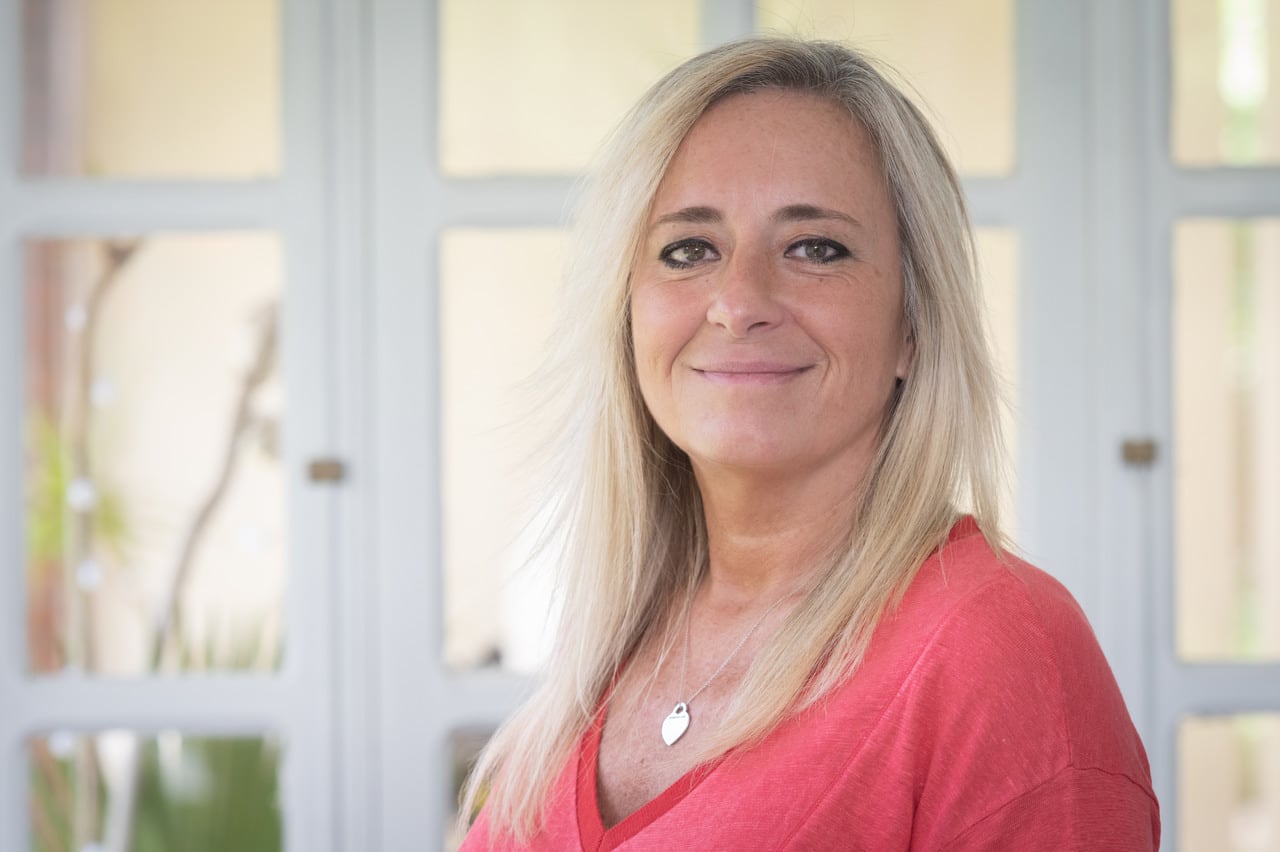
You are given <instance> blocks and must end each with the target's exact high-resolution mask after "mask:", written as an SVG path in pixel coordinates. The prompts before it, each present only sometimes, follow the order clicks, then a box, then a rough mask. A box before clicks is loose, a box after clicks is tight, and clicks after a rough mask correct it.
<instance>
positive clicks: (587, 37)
mask: <svg viewBox="0 0 1280 852" xmlns="http://www.w3.org/2000/svg"><path fill="white" fill-rule="evenodd" d="M699 7H700V3H699V2H698V0H649V2H645V3H599V2H596V0H548V2H539V3H528V2H524V0H481V2H476V0H441V3H440V115H439V122H440V124H439V133H440V137H439V138H440V166H441V169H442V170H443V171H444V172H445V173H447V174H451V175H465V176H474V175H491V174H499V173H536V174H543V173H564V172H578V171H581V170H582V169H583V168H584V167H585V166H586V164H587V161H588V159H589V158H590V156H591V154H592V153H593V152H594V151H595V150H596V148H598V147H599V145H600V143H601V141H602V140H603V139H604V137H605V135H606V134H607V133H608V132H609V130H610V129H612V127H613V126H614V125H615V124H616V123H617V122H618V121H619V120H620V119H621V118H622V116H623V114H624V113H625V112H626V110H627V109H628V108H629V107H630V106H631V104H632V102H634V101H635V100H636V99H637V98H639V97H640V95H641V94H642V93H643V92H644V91H645V89H647V88H648V87H649V86H650V85H651V84H652V83H654V82H655V81H657V79H658V78H659V77H661V76H662V75H663V74H665V73H666V72H667V71H669V70H671V69H672V68H674V67H675V66H676V65H678V64H680V62H681V61H683V60H684V59H687V58H688V57H690V56H692V55H693V54H694V53H696V52H697V49H698V23H699Z"/></svg>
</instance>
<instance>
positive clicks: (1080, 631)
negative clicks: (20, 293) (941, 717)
mask: <svg viewBox="0 0 1280 852" xmlns="http://www.w3.org/2000/svg"><path fill="white" fill-rule="evenodd" d="M885 620H886V626H890V627H891V632H900V633H903V634H906V635H908V636H909V635H911V634H916V637H915V638H916V641H915V642H914V643H910V644H913V645H914V646H915V649H916V650H917V651H918V654H919V656H918V659H917V660H916V666H917V669H918V671H917V680H918V681H920V682H922V683H928V684H929V685H930V686H931V688H932V689H934V690H937V691H938V692H939V694H943V695H945V696H946V697H947V699H948V701H949V702H956V703H958V704H961V705H963V704H965V703H970V702H971V703H973V704H975V705H977V706H976V707H975V710H977V711H979V712H980V715H979V718H982V719H992V720H996V719H998V720H1000V724H1001V725H1004V726H1007V727H1009V728H1011V729H1013V730H1016V729H1017V728H1018V727H1019V725H1020V724H1021V725H1023V726H1026V727H1034V729H1035V732H1036V733H1037V735H1038V736H1040V737H1045V738H1049V739H1052V740H1053V741H1055V742H1056V743H1057V745H1058V746H1059V749H1060V753H1059V756H1058V761H1057V762H1058V765H1057V766H1055V767H1053V769H1055V770H1056V769H1060V768H1062V767H1064V766H1067V765H1071V766H1075V767H1077V768H1100V769H1105V770H1109V771H1117V770H1122V771H1132V772H1139V773H1140V774H1141V775H1142V778H1141V780H1143V781H1144V782H1145V783H1147V784H1149V777H1148V775H1147V770H1146V756H1145V753H1144V752H1143V750H1142V746H1141V742H1140V741H1139V740H1138V737H1137V734H1136V732H1135V731H1134V729H1133V725H1132V722H1131V720H1130V718H1129V714H1128V710H1127V709H1126V707H1125V705H1124V699H1123V698H1122V696H1121V694H1120V690H1119V687H1118V686H1117V685H1116V682H1115V677H1114V675H1113V674H1112V672H1111V668H1110V666H1109V665H1108V664H1107V661H1106V658H1105V657H1104V656H1103V653H1102V649H1101V648H1100V647H1099V645H1098V641H1097V638H1096V637H1095V635H1094V633H1093V629H1092V627H1091V626H1090V625H1089V621H1088V619H1087V618H1086V617H1085V614H1084V612H1083V611H1082V610H1081V608H1080V606H1079V605H1078V604H1077V603H1076V601H1075V599H1074V598H1073V597H1072V596H1071V593H1070V592H1068V591H1067V589H1066V588H1065V587H1064V586H1063V585H1062V584H1061V583H1059V582H1058V581H1057V580H1056V579H1054V578H1053V577H1052V576H1050V575H1049V574H1047V573H1045V572H1044V571H1042V570H1040V569H1039V568H1036V567H1035V566H1033V565H1030V564H1029V563H1027V562H1025V561H1023V560H1022V559H1020V558H1018V557H1017V556H1014V555H1012V554H1007V553H1006V554H997V553H995V552H993V551H992V549H991V548H990V546H989V545H988V544H987V542H986V540H985V539H984V538H983V537H982V536H981V535H979V534H977V533H976V531H975V532H973V533H972V534H969V535H963V536H958V537H953V539H952V540H951V541H950V542H949V543H948V544H947V546H945V547H944V548H942V549H941V550H940V551H939V552H937V553H935V554H934V555H933V556H932V557H931V558H930V559H929V560H927V561H926V562H925V564H924V565H922V566H921V568H920V571H919V573H918V574H917V576H916V578H915V580H914V581H913V582H912V584H911V586H910V588H909V589H908V591H907V593H906V596H905V597H904V598H903V601H902V603H901V605H900V606H899V607H897V608H896V609H895V610H894V611H892V612H890V613H886V615H885ZM902 650H908V649H906V648H903V649H902ZM1028 733H1030V731H1028Z"/></svg>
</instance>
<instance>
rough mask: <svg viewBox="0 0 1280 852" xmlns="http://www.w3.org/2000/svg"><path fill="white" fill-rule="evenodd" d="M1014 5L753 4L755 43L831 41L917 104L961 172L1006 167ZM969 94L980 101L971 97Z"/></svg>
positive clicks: (900, 1) (1004, 0) (819, 0)
mask: <svg viewBox="0 0 1280 852" xmlns="http://www.w3.org/2000/svg"><path fill="white" fill-rule="evenodd" d="M1013 6H1014V4H1013V0H968V2H965V3H955V2H951V0H857V2H854V0H757V2H756V22H757V26H758V28H759V30H760V31H761V32H762V33H781V34H794V35H800V36H803V37H806V38H824V39H835V40H837V41H847V42H849V43H850V44H851V45H853V46H855V47H857V48H859V49H860V50H865V51H867V52H869V53H870V54H871V55H872V56H874V57H876V58H878V59H879V60H881V61H882V62H884V63H887V64H888V65H889V66H890V67H891V68H892V69H894V71H895V72H896V73H898V74H900V75H901V76H902V77H903V78H905V80H906V81H907V82H908V83H909V86H908V87H907V91H908V92H909V93H912V94H918V95H919V98H918V99H917V100H918V101H922V106H923V107H924V111H925V114H926V115H928V116H929V117H930V118H931V119H932V120H933V123H934V126H935V127H937V128H938V130H939V135H940V136H941V138H942V142H943V144H944V145H945V146H946V148H947V151H948V153H949V154H950V155H951V157H952V158H953V159H954V161H955V163H956V167H957V168H958V169H959V171H960V172H962V173H964V174H968V175H1007V174H1010V173H1012V171H1013V166H1014V156H1015V155H1014V150H1015V148H1014V120H1013V115H1014V113H1013V109H1014V107H1013V97H1014V73H1013V56H1014V43H1013ZM975 93H980V96H976V97H975Z"/></svg>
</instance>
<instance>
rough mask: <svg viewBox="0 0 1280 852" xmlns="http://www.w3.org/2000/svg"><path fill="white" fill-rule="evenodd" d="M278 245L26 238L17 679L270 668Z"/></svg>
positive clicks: (274, 598) (276, 596)
mask: <svg viewBox="0 0 1280 852" xmlns="http://www.w3.org/2000/svg"><path fill="white" fill-rule="evenodd" d="M279 254H280V253H279V246H278V242H277V240H276V238H275V237H274V236H273V235H270V234H258V233H226V234H199V235H174V234H168V235H147V236H143V237H138V238H136V239H127V240H114V241H103V240H87V239H86V240H58V241H34V242H30V243H28V244H27V248H26V260H27V264H26V270H27V271H26V278H27V280H26V290H25V304H26V321H25V327H26V334H25V337H26V400H25V412H24V415H25V423H24V425H25V428H26V433H27V439H26V505H25V508H26V511H25V523H26V527H27V536H26V538H27V546H28V551H27V570H26V579H27V639H28V643H27V644H28V661H29V662H28V664H29V666H30V668H31V670H32V671H33V672H37V673H47V672H54V671H58V670H63V669H68V668H75V669H79V670H82V671H87V672H93V673H101V674H120V675H132V674H140V673H143V672H147V671H152V670H157V669H163V670H185V671H190V670H203V669H228V668H236V669H241V668H274V667H275V666H276V665H277V662H278V657H279V654H280V628H281V625H280V621H281V611H282V607H281V601H282V596H283V587H284V581H285V565H286V554H285V523H284V521H285V503H284V497H285V482H284V471H283V469H282V467H281V463H280V448H279V435H280V426H281V418H282V416H283V392H282V388H281V383H280V378H279V375H278V371H277V368H276V363H277V356H278V351H277V350H278V341H277V314H278V311H279V305H280V298H281V280H282V279H281V269H280V256H279Z"/></svg>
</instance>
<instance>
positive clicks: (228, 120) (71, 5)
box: [22, 0, 280, 178]
mask: <svg viewBox="0 0 1280 852" xmlns="http://www.w3.org/2000/svg"><path fill="white" fill-rule="evenodd" d="M277 5H278V0H217V2H208V0H93V2H69V0H23V4H22V8H23V39H22V44H23V47H24V50H25V57H24V63H23V67H24V74H25V80H24V87H23V88H24V93H25V103H26V109H25V128H24V139H23V170H24V172H26V173H27V174H30V175H86V176H93V177H192V178H226V177H240V178H243V177H257V176H264V175H271V174H275V173H276V172H277V171H278V170H279V159H280V153H279V149H280V117H279V115H280V46H279V43H280V33H279V23H278V19H277V18H278V14H279V12H278V8H277Z"/></svg>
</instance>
